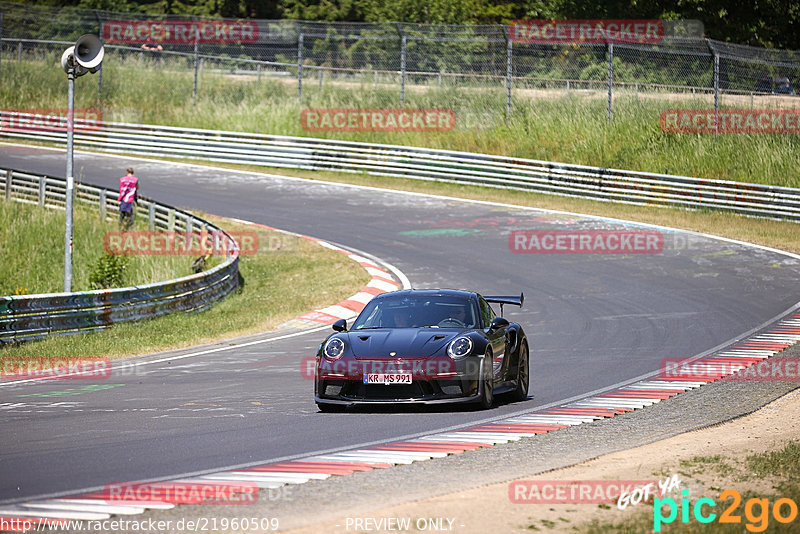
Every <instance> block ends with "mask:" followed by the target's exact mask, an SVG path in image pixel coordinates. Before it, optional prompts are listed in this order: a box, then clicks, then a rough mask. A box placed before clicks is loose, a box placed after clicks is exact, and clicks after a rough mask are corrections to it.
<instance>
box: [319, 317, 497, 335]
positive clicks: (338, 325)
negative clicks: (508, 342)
mask: <svg viewBox="0 0 800 534" xmlns="http://www.w3.org/2000/svg"><path fill="white" fill-rule="evenodd" d="M506 323H508V321H506ZM331 328H333V329H334V330H336V331H337V332H345V331H346V330H347V321H345V320H344V319H339V320H338V321H336V322H335V323H333V325H331Z"/></svg>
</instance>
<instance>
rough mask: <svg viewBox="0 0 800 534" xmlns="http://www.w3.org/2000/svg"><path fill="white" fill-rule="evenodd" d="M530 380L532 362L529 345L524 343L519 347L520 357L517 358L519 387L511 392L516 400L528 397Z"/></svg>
mask: <svg viewBox="0 0 800 534" xmlns="http://www.w3.org/2000/svg"><path fill="white" fill-rule="evenodd" d="M529 382H530V362H529V358H528V345H526V344H525V343H523V344H522V345H521V346H520V348H519V358H517V387H516V389H514V392H513V393H512V394H511V398H512V399H514V400H515V401H520V402H521V401H524V400H527V399H528V384H529Z"/></svg>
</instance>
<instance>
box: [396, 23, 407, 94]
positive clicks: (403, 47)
mask: <svg viewBox="0 0 800 534" xmlns="http://www.w3.org/2000/svg"><path fill="white" fill-rule="evenodd" d="M397 31H398V32H399V33H400V104H405V103H406V33H405V32H404V31H403V24H402V23H400V22H398V23H397Z"/></svg>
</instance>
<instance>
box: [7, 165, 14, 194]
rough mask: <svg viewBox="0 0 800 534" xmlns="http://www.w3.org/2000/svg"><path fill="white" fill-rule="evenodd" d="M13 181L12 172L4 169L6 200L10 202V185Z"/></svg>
mask: <svg viewBox="0 0 800 534" xmlns="http://www.w3.org/2000/svg"><path fill="white" fill-rule="evenodd" d="M13 180H14V171H12V170H11V169H6V200H11V183H12V182H13Z"/></svg>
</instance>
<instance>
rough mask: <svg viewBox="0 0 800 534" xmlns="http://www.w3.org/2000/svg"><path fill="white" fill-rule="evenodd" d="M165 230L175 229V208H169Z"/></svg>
mask: <svg viewBox="0 0 800 534" xmlns="http://www.w3.org/2000/svg"><path fill="white" fill-rule="evenodd" d="M167 230H169V231H170V232H172V231H174V230H175V210H169V215H168V216H167Z"/></svg>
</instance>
